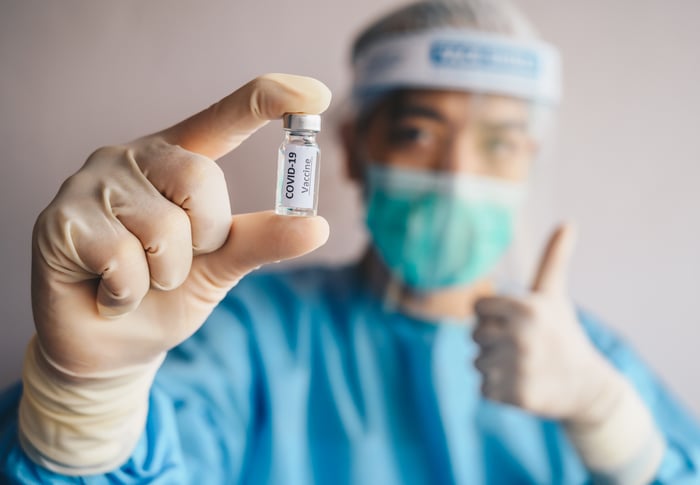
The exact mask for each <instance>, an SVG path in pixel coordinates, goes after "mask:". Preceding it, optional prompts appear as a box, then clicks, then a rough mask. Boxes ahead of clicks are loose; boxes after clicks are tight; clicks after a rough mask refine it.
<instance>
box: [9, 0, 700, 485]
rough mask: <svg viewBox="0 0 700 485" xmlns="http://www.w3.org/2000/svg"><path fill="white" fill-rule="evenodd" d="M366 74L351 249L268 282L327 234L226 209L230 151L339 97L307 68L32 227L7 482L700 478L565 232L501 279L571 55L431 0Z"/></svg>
mask: <svg viewBox="0 0 700 485" xmlns="http://www.w3.org/2000/svg"><path fill="white" fill-rule="evenodd" d="M353 68H354V73H355V80H354V91H353V93H354V94H353V100H354V103H355V108H356V109H355V112H354V114H353V116H352V118H351V119H350V120H349V121H348V122H347V123H346V124H345V125H344V128H343V138H344V142H345V147H346V155H347V161H348V165H347V166H348V172H349V174H350V176H351V177H352V178H353V179H354V180H355V181H357V183H359V184H361V186H362V187H363V193H364V197H365V204H366V213H367V217H366V221H367V227H368V230H369V233H370V236H371V246H370V248H368V251H367V252H366V255H365V257H364V258H363V259H362V260H361V261H360V262H358V263H357V264H353V265H350V266H347V267H341V268H327V267H312V268H305V269H297V270H291V271H290V270H287V271H267V270H261V271H254V270H256V269H258V268H259V267H260V266H261V265H264V264H267V263H271V262H274V261H279V260H285V259H289V258H293V257H297V256H300V255H303V254H305V253H308V252H309V251H312V250H313V249H315V248H317V247H319V246H320V245H322V244H323V243H324V242H325V241H326V239H327V237H328V231H329V229H328V225H327V223H326V222H325V220H324V219H322V218H321V217H289V216H279V215H275V214H274V213H272V212H262V213H253V214H244V215H234V216H231V210H230V207H229V201H228V195H227V189H226V183H225V180H224V177H223V175H222V171H221V170H220V168H219V167H218V166H217V164H216V163H215V162H214V160H216V159H217V158H220V157H221V156H223V155H224V154H226V153H228V152H229V151H231V150H233V149H235V148H236V147H237V146H238V145H239V144H240V143H241V142H243V141H244V140H245V139H246V138H247V137H248V136H250V135H251V134H252V133H253V132H254V131H255V130H257V129H258V128H259V127H260V126H262V125H263V124H265V123H266V122H267V120H271V119H277V118H280V117H281V116H282V114H284V113H287V112H303V113H321V112H323V111H324V110H325V109H326V108H327V106H328V104H329V102H330V92H329V91H328V89H327V88H326V87H325V86H324V85H323V84H321V83H320V82H318V81H316V80H313V79H310V78H305V77H299V76H291V75H283V74H273V75H266V76H262V77H260V78H258V79H256V80H254V81H252V82H250V83H248V84H247V85H245V86H243V87H242V88H240V89H239V90H237V91H235V92H234V93H233V94H231V95H230V96H228V97H227V98H224V99H223V100H221V101H220V102H218V103H217V104H215V105H213V106H211V107H210V108H208V109H206V110H204V111H202V112H200V113H198V114H196V115H194V116H192V117H191V118H189V119H187V120H185V121H183V122H181V123H179V124H177V125H174V126H172V127H170V128H168V129H166V130H163V131H161V132H158V133H156V134H153V135H148V136H145V137H143V138H141V139H138V140H136V141H134V142H131V143H128V144H125V145H115V146H110V147H104V148H101V149H99V150H97V151H96V152H95V153H93V154H92V155H91V156H90V157H89V158H88V160H87V162H86V163H85V164H84V165H83V167H82V168H80V170H78V172H76V173H75V174H74V175H73V176H71V177H70V178H69V179H68V180H67V181H66V182H65V183H64V184H63V185H62V186H61V188H60V189H59V191H58V194H57V195H56V197H55V199H54V200H53V201H52V202H51V203H50V205H49V206H48V207H47V208H46V209H45V210H44V211H43V212H42V214H41V215H40V216H39V218H38V220H37V223H36V226H35V231H34V238H33V260H32V301H33V309H34V318H35V323H36V328H37V333H36V336H35V337H34V338H33V339H32V340H31V342H30V344H29V346H28V349H27V352H26V357H25V366H24V375H23V385H22V386H19V385H18V386H15V387H13V388H11V389H9V390H8V391H6V392H5V393H4V394H3V395H2V396H1V397H0V476H2V477H3V480H4V481H6V482H10V483H137V482H138V483H146V482H147V483H163V484H165V483H196V482H200V483H201V482H203V483H237V482H243V483H293V484H297V483H298V484H308V483H362V484H365V483H381V484H388V483H397V484H410V483H469V484H473V483H495V484H500V483H504V484H515V483H584V482H587V481H593V482H599V483H616V484H618V483H619V484H644V483H649V482H653V481H657V482H659V483H694V482H697V481H700V471H699V470H700V430H699V429H698V426H697V424H696V423H695V422H694V421H693V420H692V419H691V418H690V416H689V415H688V414H687V413H686V412H685V411H684V410H683V409H682V408H681V406H680V405H679V404H678V403H677V402H676V401H675V400H674V398H673V397H672V396H671V395H670V394H669V393H668V392H667V391H666V390H665V389H664V388H663V386H662V385H661V384H660V383H659V382H658V380H657V379H656V378H655V377H654V375H653V374H652V373H651V371H650V370H649V369H648V368H647V367H646V366H645V364H644V363H643V362H642V361H641V360H640V359H639V358H638V357H637V356H636V355H635V354H634V352H633V351H632V350H631V349H630V348H629V347H628V346H626V345H625V343H624V342H622V341H621V340H620V339H619V338H618V337H616V336H615V335H614V334H613V333H612V332H610V331H609V330H607V329H606V328H605V327H604V326H603V325H602V324H600V323H599V322H598V321H597V320H595V319H594V318H593V317H592V316H590V315H589V314H587V313H584V312H582V311H580V310H577V309H576V308H575V307H574V306H573V304H572V302H571V299H570V296H569V295H568V293H567V289H566V276H567V263H568V260H569V259H570V257H571V254H572V249H573V244H574V237H575V233H574V229H573V227H572V226H571V225H568V224H565V225H562V226H561V227H560V228H558V229H557V230H556V231H555V232H554V234H553V235H552V238H551V240H550V242H549V244H548V246H547V247H546V248H545V250H544V252H543V256H542V260H541V262H540V264H539V267H538V268H539V269H538V272H537V275H536V276H535V278H534V281H533V283H532V285H531V287H530V288H527V289H523V291H521V292H519V293H517V295H516V296H513V295H512V294H504V293H503V292H502V286H501V282H499V281H498V280H497V279H495V278H494V276H493V275H494V268H495V267H496V266H497V264H498V263H499V262H500V261H501V260H502V258H503V256H504V254H505V253H506V251H507V250H508V248H509V247H510V246H511V244H512V240H513V237H514V232H515V223H516V220H517V217H518V210H519V209H520V208H521V206H522V204H523V201H524V199H525V197H526V192H527V190H528V189H530V190H533V189H536V188H533V187H529V186H528V179H529V174H530V172H531V169H532V165H533V162H534V160H535V158H536V156H537V153H538V150H539V148H540V145H541V143H542V142H543V140H542V137H541V131H542V130H541V128H542V126H541V123H542V119H544V118H546V116H543V113H546V111H547V110H550V109H552V107H553V106H554V105H555V104H556V103H557V101H558V99H559V61H558V57H557V53H556V50H555V49H554V48H552V47H551V46H549V45H547V44H546V43H543V42H541V41H539V40H536V38H535V36H534V34H533V32H532V29H531V27H530V26H529V24H528V23H527V22H526V21H525V19H523V17H522V16H520V15H519V14H518V12H517V11H515V10H514V9H512V8H511V7H510V6H508V5H507V4H502V3H494V2H486V1H479V0H461V1H448V0H432V1H431V0H429V1H426V2H421V3H417V4H412V5H409V6H407V7H404V8H401V9H399V10H397V11H395V12H392V13H391V14H389V15H387V16H386V17H384V18H382V19H380V20H378V21H377V22H376V23H375V24H373V25H371V26H370V27H369V28H368V29H366V30H365V31H364V32H363V33H362V34H361V35H360V36H359V37H358V39H357V41H356V42H355V45H354V48H353ZM325 190H328V187H326V188H325ZM251 272H253V274H249V273H251Z"/></svg>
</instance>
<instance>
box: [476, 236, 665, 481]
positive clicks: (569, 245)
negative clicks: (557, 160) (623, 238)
mask: <svg viewBox="0 0 700 485" xmlns="http://www.w3.org/2000/svg"><path fill="white" fill-rule="evenodd" d="M574 239H575V233H574V229H573V227H572V226H571V225H563V226H561V227H560V228H559V229H558V230H557V231H555V233H554V234H553V235H552V237H551V239H550V242H549V244H548V246H547V248H546V250H545V252H544V255H543V257H542V261H541V263H540V266H539V270H538V272H537V276H536V277H535V281H534V283H533V285H532V289H531V292H530V293H529V294H526V295H524V296H495V297H490V298H484V299H481V300H479V301H478V302H477V303H476V305H475V312H476V314H477V317H478V321H477V324H476V326H475V328H474V331H473V334H472V337H473V339H474V341H475V342H476V343H477V344H478V345H479V347H480V353H479V355H478V357H477V358H476V361H475V365H476V368H477V369H478V370H479V371H480V372H481V374H482V377H483V380H482V393H483V395H484V396H485V397H487V398H489V399H492V400H495V401H500V402H503V403H508V404H512V405H514V406H518V407H520V408H522V409H523V410H526V411H529V412H531V413H534V414H537V415H540V416H543V417H547V418H551V419H557V420H562V421H563V422H564V423H565V425H566V427H567V431H568V432H569V435H570V438H572V441H573V442H574V445H575V446H576V447H577V449H578V450H579V453H580V455H581V457H582V459H583V461H584V463H585V464H586V465H587V466H588V467H589V469H591V470H592V472H593V473H594V476H598V477H602V481H604V482H606V483H646V482H647V481H648V480H650V479H651V478H652V477H653V473H654V472H655V471H656V469H657V467H658V465H659V463H660V460H661V457H662V455H663V450H664V444H663V440H662V439H661V436H660V434H659V433H658V430H657V429H656V426H655V424H654V423H653V420H652V418H651V416H650V414H649V412H648V410H647V408H646V406H645V405H644V403H643V402H642V401H641V399H640V398H639V396H638V395H637V394H636V392H635V391H634V389H633V388H632V387H631V386H630V385H629V383H627V381H626V380H625V379H624V377H623V376H622V375H621V374H619V373H618V372H617V370H616V369H614V368H613V367H612V365H610V364H609V363H608V361H607V360H606V359H605V358H604V357H603V356H602V355H601V354H600V353H599V352H598V351H597V349H596V348H595V347H594V346H593V344H592V343H591V342H590V341H589V339H588V337H587V336H586V334H585V333H584V330H583V328H582V326H581V325H580V323H579V321H578V319H577V317H576V312H575V310H574V306H573V304H572V302H571V300H570V299H569V297H568V295H567V290H566V275H567V269H568V262H569V259H570V257H571V254H572V251H573V246H574ZM595 474H597V475H595ZM620 480H621V481H620Z"/></svg>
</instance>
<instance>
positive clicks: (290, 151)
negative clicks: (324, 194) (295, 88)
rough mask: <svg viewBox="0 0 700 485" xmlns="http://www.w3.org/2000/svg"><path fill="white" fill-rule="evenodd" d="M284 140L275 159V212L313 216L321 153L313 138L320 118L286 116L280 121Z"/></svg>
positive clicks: (316, 207)
mask: <svg viewBox="0 0 700 485" xmlns="http://www.w3.org/2000/svg"><path fill="white" fill-rule="evenodd" d="M282 127H283V128H284V140H283V141H282V145H280V149H279V154H278V156H277V200H276V202H275V212H277V213H278V214H281V215H288V216H315V215H316V211H317V209H318V180H319V177H318V175H319V168H320V165H319V163H320V161H321V150H320V149H319V147H318V144H317V143H316V134H317V133H318V132H319V131H321V117H320V116H319V115H307V114H297V113H287V114H285V115H284V116H283V117H282Z"/></svg>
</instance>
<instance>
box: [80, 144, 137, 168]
mask: <svg viewBox="0 0 700 485" xmlns="http://www.w3.org/2000/svg"><path fill="white" fill-rule="evenodd" d="M126 151H127V148H126V147H124V146H120V145H107V146H102V147H100V148H98V149H96V150H95V151H93V152H92V153H91V154H90V155H88V157H87V160H86V161H85V167H92V166H94V165H101V164H102V163H105V162H108V161H111V160H115V159H119V158H121V157H122V156H123V155H124V154H125V153H126Z"/></svg>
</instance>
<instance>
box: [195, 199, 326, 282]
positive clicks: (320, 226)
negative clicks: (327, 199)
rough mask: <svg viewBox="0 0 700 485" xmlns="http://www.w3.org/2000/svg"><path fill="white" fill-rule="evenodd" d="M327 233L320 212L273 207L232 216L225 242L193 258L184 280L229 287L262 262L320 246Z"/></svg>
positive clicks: (294, 254)
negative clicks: (302, 213)
mask: <svg viewBox="0 0 700 485" xmlns="http://www.w3.org/2000/svg"><path fill="white" fill-rule="evenodd" d="M328 235H329V227H328V222H327V221H326V220H325V219H324V218H323V217H319V216H316V217H290V216H281V215H278V214H275V213H274V211H265V212H254V213H250V214H241V215H236V216H233V222H232V224H231V230H230V232H229V236H228V239H227V240H226V242H225V243H224V245H223V246H222V247H221V248H219V249H218V250H216V251H214V252H212V253H209V254H205V255H201V256H198V257H197V258H195V260H194V261H193V262H192V269H191V271H190V276H189V277H188V281H187V282H186V283H185V284H186V285H196V284H197V283H198V282H203V281H205V282H207V284H208V285H214V286H215V287H218V288H220V289H226V290H228V289H229V288H230V287H232V286H233V285H235V284H236V283H237V282H238V280H240V279H241V278H242V277H244V276H245V275H246V274H248V273H249V272H251V271H252V270H254V269H256V268H258V267H260V266H262V265H264V264H267V263H272V262H276V261H282V260H285V259H292V258H296V257H299V256H302V255H304V254H306V253H309V252H311V251H313V250H314V249H317V248H318V247H320V246H323V244H325V243H326V241H327V240H328Z"/></svg>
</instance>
